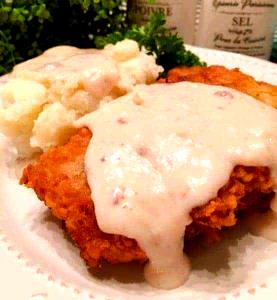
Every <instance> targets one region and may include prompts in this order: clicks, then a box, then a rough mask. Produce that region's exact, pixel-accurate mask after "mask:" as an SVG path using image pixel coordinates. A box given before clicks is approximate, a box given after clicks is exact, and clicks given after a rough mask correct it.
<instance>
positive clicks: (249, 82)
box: [159, 66, 277, 108]
mask: <svg viewBox="0 0 277 300" xmlns="http://www.w3.org/2000/svg"><path fill="white" fill-rule="evenodd" d="M159 81H160V82H167V83H174V82H180V81H192V82H200V83H205V84H211V85H221V86H226V87H229V88H233V89H236V90H238V91H240V92H242V93H245V94H248V95H250V96H252V97H254V98H256V99H258V100H261V101H263V102H265V103H267V104H269V105H271V106H273V107H275V108H277V86H274V85H271V84H268V83H266V82H262V81H256V80H255V79H254V78H253V77H251V76H249V75H246V74H244V73H242V72H241V71H240V70H239V69H237V68H236V69H232V70H229V69H227V68H225V67H223V66H209V67H185V66H181V67H176V68H174V69H172V70H170V71H169V72H168V75H167V77H166V78H165V79H160V80H159Z"/></svg>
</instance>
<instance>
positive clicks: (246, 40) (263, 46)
mask: <svg viewBox="0 0 277 300" xmlns="http://www.w3.org/2000/svg"><path fill="white" fill-rule="evenodd" d="M276 4H277V1H276V0H202V1H201V7H200V16H199V20H198V22H199V23H198V30H197V33H196V39H195V43H196V45H198V46H202V47H207V48H214V49H218V50H225V51H232V52H238V53H242V54H246V55H251V56H256V57H259V58H265V59H268V58H269V56H270V53H271V47H272V41H273V28H274V23H275V22H276Z"/></svg>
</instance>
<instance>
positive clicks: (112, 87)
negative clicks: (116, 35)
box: [0, 40, 163, 157]
mask: <svg viewBox="0 0 277 300" xmlns="http://www.w3.org/2000/svg"><path fill="white" fill-rule="evenodd" d="M162 71H163V69H162V67H160V66H158V65H157V64H156V62H155V58H154V57H153V56H151V55H148V54H146V52H145V51H144V49H142V50H140V49H139V46H138V44H137V43H136V42H135V41H132V40H124V41H122V42H119V43H117V44H116V45H108V46H106V47H105V48H104V49H103V50H96V49H79V48H75V47H71V46H59V47H54V48H51V49H49V50H47V51H45V52H44V53H43V54H42V55H40V56H38V57H36V58H34V59H31V60H28V61H26V62H24V63H21V64H19V65H17V66H15V68H14V70H13V72H12V73H11V74H9V75H8V76H5V77H3V78H2V80H1V79H0V131H2V132H4V133H5V134H7V135H9V136H11V137H12V139H13V141H14V143H15V145H16V146H17V148H18V150H19V155H20V156H21V157H26V156H30V155H32V154H33V153H34V152H36V151H41V150H43V151H45V150H47V149H48V148H49V147H51V146H55V145H59V144H61V143H64V142H65V141H66V139H67V138H68V136H69V135H70V134H71V133H72V131H73V130H74V128H73V122H74V121H75V120H77V119H78V118H80V117H81V116H83V115H85V114H87V113H89V112H91V111H93V110H95V109H97V107H98V105H99V103H100V102H101V101H110V100H114V99H116V98H117V97H119V96H122V95H125V94H126V93H128V92H130V91H131V90H132V89H133V87H134V86H135V85H136V84H141V83H146V84H149V83H153V82H154V81H155V80H156V79H157V77H158V75H159V73H160V72H162Z"/></svg>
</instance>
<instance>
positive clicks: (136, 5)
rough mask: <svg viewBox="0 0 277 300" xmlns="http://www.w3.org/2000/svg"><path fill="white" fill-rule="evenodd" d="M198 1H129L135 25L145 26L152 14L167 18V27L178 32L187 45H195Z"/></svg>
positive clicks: (129, 8) (130, 12)
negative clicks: (161, 13)
mask: <svg viewBox="0 0 277 300" xmlns="http://www.w3.org/2000/svg"><path fill="white" fill-rule="evenodd" d="M196 4H197V0H189V1H186V0H155V1H149V0H129V1H128V10H129V15H130V16H131V19H132V21H133V22H134V23H136V24H139V25H143V24H145V23H146V22H147V21H148V20H149V18H150V15H151V13H152V12H154V11H160V12H163V13H164V15H165V16H166V20H167V21H166V23H167V25H168V26H169V27H170V28H171V29H172V30H173V31H175V32H177V33H178V34H179V35H180V36H181V37H182V38H183V39H184V41H185V43H187V44H193V43H194V36H195V11H196Z"/></svg>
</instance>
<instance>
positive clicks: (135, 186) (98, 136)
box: [77, 82, 277, 289]
mask: <svg viewBox="0 0 277 300" xmlns="http://www.w3.org/2000/svg"><path fill="white" fill-rule="evenodd" d="M77 126H87V127H88V128H90V130H91V131H92V132H93V138H92V139H91V141H90V144H89V147H88V149H87V153H86V158H85V168H86V173H87V178H88V183H89V186H90V187H91V191H92V199H93V201H94V204H95V211H96V217H97V222H98V225H99V227H100V228H101V230H103V231H104V232H107V233H111V234H120V235H124V236H127V237H129V238H134V239H136V240H137V242H138V244H139V246H140V247H141V248H142V249H143V250H144V251H145V252H146V254H147V256H148V258H149V263H148V264H147V265H146V267H145V277H146V280H147V281H148V282H150V283H151V284H152V285H153V286H155V287H159V288H165V289H170V288H175V287H178V286H180V285H181V284H183V283H184V282H185V280H186V279H187V278H188V274H189V269H190V266H189V265H190V264H189V261H188V259H187V257H186V256H184V254H183V246H184V245H183V237H184V232H185V228H186V226H187V225H188V224H190V223H191V221H192V220H191V218H190V216H189V213H190V211H191V209H192V208H193V207H196V206H200V205H203V204H205V203H207V202H208V200H209V199H211V198H213V197H215V196H216V194H217V191H218V190H219V189H220V188H221V187H222V186H223V185H224V184H225V183H226V182H227V181H228V179H229V176H230V174H231V172H232V170H233V168H234V167H235V166H236V165H239V164H240V165H245V166H269V167H270V169H271V173H272V176H273V178H274V180H275V182H276V178H277V175H276V174H277V152H276V149H277V111H276V110H275V109H273V108H271V107H269V106H267V105H265V104H263V103H261V102H259V101H256V100H255V99H253V98H252V97H249V96H247V95H245V94H242V93H240V92H237V91H235V90H233V89H229V88H225V87H219V86H209V85H204V84H197V83H189V82H182V83H176V84H154V85H150V86H143V85H141V86H138V87H137V88H136V89H135V90H134V92H132V93H131V94H129V95H127V96H124V97H121V98H119V99H118V100H116V101H114V102H111V103H107V104H104V105H102V106H101V107H100V109H99V110H98V111H95V112H93V113H91V114H89V115H87V116H85V117H83V118H82V119H81V120H80V121H79V122H78V123H77Z"/></svg>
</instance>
